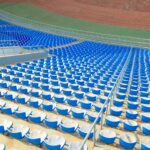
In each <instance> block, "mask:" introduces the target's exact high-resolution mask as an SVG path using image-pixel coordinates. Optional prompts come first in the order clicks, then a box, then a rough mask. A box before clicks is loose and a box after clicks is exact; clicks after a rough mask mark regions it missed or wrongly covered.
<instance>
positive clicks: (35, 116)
mask: <svg viewBox="0 0 150 150" xmlns="http://www.w3.org/2000/svg"><path fill="white" fill-rule="evenodd" d="M45 118H46V114H45V113H43V112H40V111H35V112H32V113H31V114H30V115H29V120H30V121H31V122H33V123H37V124H39V123H41V122H43V120H44V119H45Z"/></svg>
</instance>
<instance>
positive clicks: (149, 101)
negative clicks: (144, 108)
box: [141, 97, 150, 104]
mask: <svg viewBox="0 0 150 150" xmlns="http://www.w3.org/2000/svg"><path fill="white" fill-rule="evenodd" d="M141 103H142V104H150V98H147V97H141Z"/></svg>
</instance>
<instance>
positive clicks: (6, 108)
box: [1, 104, 19, 115]
mask: <svg viewBox="0 0 150 150" xmlns="http://www.w3.org/2000/svg"><path fill="white" fill-rule="evenodd" d="M18 108H19V107H18V106H17V105H13V104H6V105H5V106H4V107H2V108H1V110H2V112H3V113H5V114H9V115H12V114H14V113H15V112H16V111H17V110H18Z"/></svg>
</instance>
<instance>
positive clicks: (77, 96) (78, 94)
mask: <svg viewBox="0 0 150 150" xmlns="http://www.w3.org/2000/svg"><path fill="white" fill-rule="evenodd" d="M74 95H75V97H76V98H78V99H82V98H84V93H83V92H79V91H78V92H74Z"/></svg>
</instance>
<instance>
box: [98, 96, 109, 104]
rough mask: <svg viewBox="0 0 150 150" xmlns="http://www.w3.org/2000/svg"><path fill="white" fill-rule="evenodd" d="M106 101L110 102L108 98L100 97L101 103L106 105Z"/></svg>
mask: <svg viewBox="0 0 150 150" xmlns="http://www.w3.org/2000/svg"><path fill="white" fill-rule="evenodd" d="M106 100H108V97H106V96H101V97H100V103H102V104H104V103H105V102H106Z"/></svg>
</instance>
